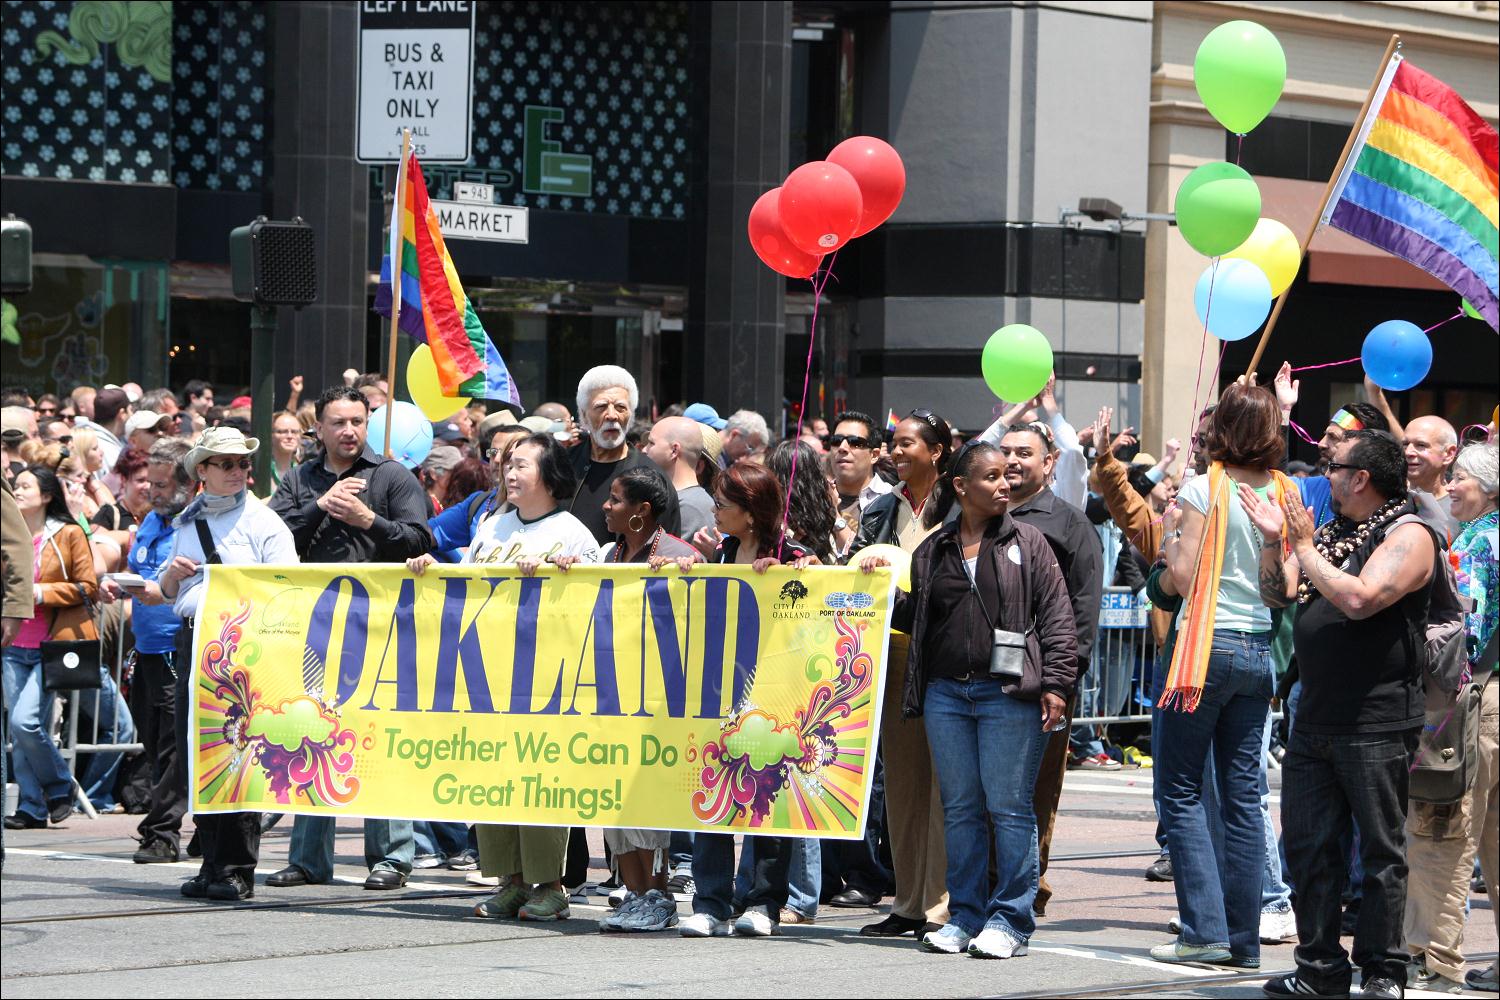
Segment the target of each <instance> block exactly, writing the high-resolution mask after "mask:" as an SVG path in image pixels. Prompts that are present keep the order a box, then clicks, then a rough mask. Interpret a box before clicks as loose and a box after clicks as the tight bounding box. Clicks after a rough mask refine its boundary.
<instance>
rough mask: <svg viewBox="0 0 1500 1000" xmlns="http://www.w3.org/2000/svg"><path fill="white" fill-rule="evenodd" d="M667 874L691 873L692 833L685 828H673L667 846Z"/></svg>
mask: <svg viewBox="0 0 1500 1000" xmlns="http://www.w3.org/2000/svg"><path fill="white" fill-rule="evenodd" d="M667 860H668V866H667V874H669V875H692V874H693V835H692V834H691V833H688V832H687V831H686V830H673V831H672V840H671V842H670V844H669V845H668V847H667Z"/></svg>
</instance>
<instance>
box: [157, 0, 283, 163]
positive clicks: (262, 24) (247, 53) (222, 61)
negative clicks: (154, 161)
mask: <svg viewBox="0 0 1500 1000" xmlns="http://www.w3.org/2000/svg"><path fill="white" fill-rule="evenodd" d="M175 7H176V19H175V20H176V23H175V25H174V27H173V37H174V40H175V42H176V45H175V46H174V49H173V62H174V69H173V74H172V154H173V155H172V180H173V183H175V184H176V185H177V186H178V187H182V188H206V189H208V190H210V191H220V190H223V191H259V190H261V187H262V185H263V183H264V181H265V172H266V167H267V164H268V163H269V161H270V149H271V135H270V122H271V104H272V101H271V96H272V95H271V93H270V61H271V60H270V23H269V21H270V18H269V16H268V11H267V8H268V5H267V4H263V3H248V2H246V0H239V2H235V3H207V2H194V3H178V4H176V5H175Z"/></svg>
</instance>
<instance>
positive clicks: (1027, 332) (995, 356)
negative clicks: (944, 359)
mask: <svg viewBox="0 0 1500 1000" xmlns="http://www.w3.org/2000/svg"><path fill="white" fill-rule="evenodd" d="M979 367H980V370H981V371H983V372H984V381H985V384H986V385H988V386H989V387H990V391H991V392H993V393H994V394H995V395H997V396H999V397H1000V398H1001V399H1004V400H1007V401H1009V402H1012V403H1015V402H1019V401H1021V400H1023V399H1030V398H1031V397H1032V396H1035V395H1036V394H1037V393H1039V392H1041V391H1042V387H1043V386H1045V385H1046V384H1047V379H1049V378H1051V377H1052V345H1051V344H1049V343H1047V338H1046V337H1045V336H1044V335H1043V334H1042V331H1040V330H1038V329H1037V328H1036V327H1034V326H1027V325H1026V324H1024V323H1012V324H1011V325H1010V326H1002V327H1001V328H1000V329H998V330H996V331H995V332H994V333H992V334H990V339H989V340H988V341H986V342H985V345H984V353H983V355H981V356H980V360H979Z"/></svg>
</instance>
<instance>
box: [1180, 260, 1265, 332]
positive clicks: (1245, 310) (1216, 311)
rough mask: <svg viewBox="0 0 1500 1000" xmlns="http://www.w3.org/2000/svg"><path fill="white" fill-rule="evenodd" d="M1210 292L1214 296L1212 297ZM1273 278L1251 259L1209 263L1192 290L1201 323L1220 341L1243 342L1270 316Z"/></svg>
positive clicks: (1194, 304) (1194, 305) (1194, 306)
mask: <svg viewBox="0 0 1500 1000" xmlns="http://www.w3.org/2000/svg"><path fill="white" fill-rule="evenodd" d="M1210 289H1212V297H1211V298H1210V294H1209V293H1210ZM1271 298H1272V296H1271V279H1270V278H1267V277H1266V272H1264V271H1262V270H1261V269H1260V268H1259V267H1258V266H1257V265H1255V264H1252V263H1251V262H1250V261H1248V260H1241V259H1240V258H1238V257H1229V258H1224V259H1221V260H1219V261H1218V262H1217V263H1214V264H1210V265H1209V266H1208V268H1207V269H1205V270H1204V272H1203V273H1202V274H1201V275H1199V277H1198V286H1197V287H1196V288H1194V289H1193V308H1194V309H1196V310H1198V320H1199V322H1201V323H1203V324H1205V325H1206V326H1207V327H1208V332H1209V333H1211V334H1213V335H1214V336H1215V337H1218V338H1219V339H1220V340H1244V339H1245V338H1246V337H1248V336H1250V335H1251V334H1252V333H1254V332H1255V331H1256V330H1259V329H1260V326H1261V324H1262V323H1264V322H1265V321H1266V317H1267V316H1269V315H1270V314H1271Z"/></svg>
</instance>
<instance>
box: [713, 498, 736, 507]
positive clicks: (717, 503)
mask: <svg viewBox="0 0 1500 1000" xmlns="http://www.w3.org/2000/svg"><path fill="white" fill-rule="evenodd" d="M738 506H739V504H737V503H730V502H729V501H728V500H720V499H719V498H718V497H714V510H728V509H730V508H731V507H738Z"/></svg>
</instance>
